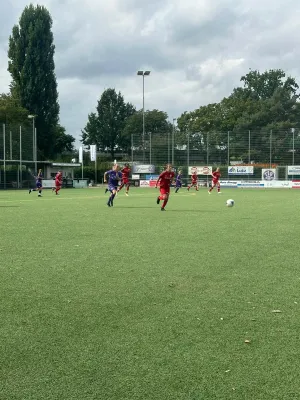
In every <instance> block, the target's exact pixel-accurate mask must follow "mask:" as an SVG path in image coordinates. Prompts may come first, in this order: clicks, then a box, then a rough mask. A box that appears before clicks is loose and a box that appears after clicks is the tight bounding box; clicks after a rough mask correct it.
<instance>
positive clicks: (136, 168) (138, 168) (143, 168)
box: [132, 164, 155, 174]
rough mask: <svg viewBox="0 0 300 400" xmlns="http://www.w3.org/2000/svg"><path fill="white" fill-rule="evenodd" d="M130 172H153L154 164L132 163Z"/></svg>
mask: <svg viewBox="0 0 300 400" xmlns="http://www.w3.org/2000/svg"><path fill="white" fill-rule="evenodd" d="M132 172H133V173H134V174H153V173H154V172H155V165H149V164H147V165H142V164H133V166H132Z"/></svg>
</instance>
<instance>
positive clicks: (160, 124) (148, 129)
mask: <svg viewBox="0 0 300 400" xmlns="http://www.w3.org/2000/svg"><path fill="white" fill-rule="evenodd" d="M144 118H145V133H146V134H149V133H151V134H156V133H160V134H163V133H168V132H171V131H172V124H171V123H170V122H169V121H168V114H167V113H165V112H164V111H159V110H151V111H149V110H148V111H145V114H144ZM142 133H143V111H142V110H140V111H138V112H136V113H134V114H133V115H132V116H131V117H129V118H128V120H127V121H126V125H125V128H124V131H123V134H124V136H127V137H130V136H131V135H142Z"/></svg>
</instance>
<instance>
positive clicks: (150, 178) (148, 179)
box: [146, 175, 159, 181]
mask: <svg viewBox="0 0 300 400" xmlns="http://www.w3.org/2000/svg"><path fill="white" fill-rule="evenodd" d="M158 177H159V175H146V181H154V180H156V179H158Z"/></svg>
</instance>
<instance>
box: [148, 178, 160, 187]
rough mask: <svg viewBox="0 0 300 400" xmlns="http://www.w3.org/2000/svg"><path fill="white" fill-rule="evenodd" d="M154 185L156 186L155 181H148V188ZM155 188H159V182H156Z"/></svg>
mask: <svg viewBox="0 0 300 400" xmlns="http://www.w3.org/2000/svg"><path fill="white" fill-rule="evenodd" d="M155 185H156V180H151V181H149V186H150V187H155ZM157 187H159V182H158V185H157Z"/></svg>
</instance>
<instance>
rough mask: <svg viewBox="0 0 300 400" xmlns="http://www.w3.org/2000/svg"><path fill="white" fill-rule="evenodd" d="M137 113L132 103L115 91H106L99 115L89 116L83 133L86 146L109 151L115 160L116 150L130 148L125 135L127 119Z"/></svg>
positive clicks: (99, 108)
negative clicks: (126, 101) (93, 145)
mask: <svg viewBox="0 0 300 400" xmlns="http://www.w3.org/2000/svg"><path fill="white" fill-rule="evenodd" d="M134 113H135V108H134V107H133V105H132V104H130V103H125V101H124V97H123V96H122V94H121V93H120V92H119V93H117V92H116V91H115V89H107V90H105V91H104V92H103V93H102V95H101V97H100V100H99V101H98V104H97V113H91V114H89V116H88V122H87V125H86V127H85V128H84V129H83V131H82V139H81V141H82V143H83V144H84V145H91V144H96V145H97V149H99V150H102V151H105V150H106V149H108V150H109V152H110V154H111V157H112V158H114V156H115V152H116V150H117V149H118V150H122V149H124V148H127V147H128V146H130V144H129V142H128V138H127V137H125V136H124V135H123V130H124V127H125V124H126V121H127V119H128V118H129V117H130V116H131V115H133V114H134Z"/></svg>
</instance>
